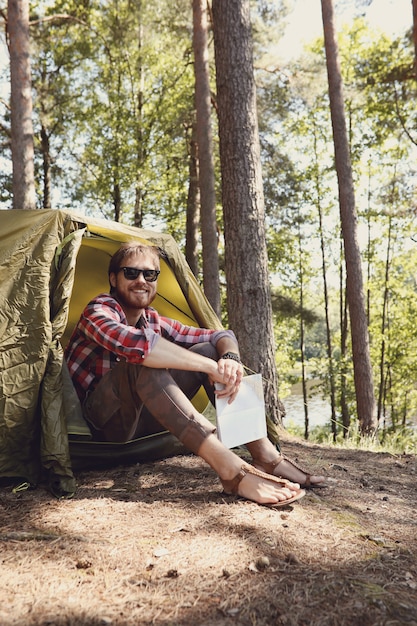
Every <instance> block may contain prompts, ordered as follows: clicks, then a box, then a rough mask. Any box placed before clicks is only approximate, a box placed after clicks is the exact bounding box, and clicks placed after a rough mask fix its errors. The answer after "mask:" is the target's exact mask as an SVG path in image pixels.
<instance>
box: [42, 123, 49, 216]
mask: <svg viewBox="0 0 417 626" xmlns="http://www.w3.org/2000/svg"><path fill="white" fill-rule="evenodd" d="M41 150H42V170H43V199H42V207H43V208H44V209H50V208H51V148H50V143H49V135H48V131H47V129H46V127H45V125H44V124H42V126H41Z"/></svg>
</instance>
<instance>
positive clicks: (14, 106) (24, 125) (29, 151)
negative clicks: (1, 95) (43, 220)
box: [7, 0, 36, 209]
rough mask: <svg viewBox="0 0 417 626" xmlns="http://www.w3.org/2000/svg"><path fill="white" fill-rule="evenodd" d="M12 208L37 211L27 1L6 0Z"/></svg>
mask: <svg viewBox="0 0 417 626" xmlns="http://www.w3.org/2000/svg"><path fill="white" fill-rule="evenodd" d="M7 30H8V36H9V51H10V86H11V136H12V164H13V208H14V209H36V197H35V168H34V161H33V157H34V145H33V124H32V81H31V72H30V49H29V2H28V0H8V5H7Z"/></svg>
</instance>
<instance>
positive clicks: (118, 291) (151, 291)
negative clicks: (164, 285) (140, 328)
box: [109, 252, 159, 313]
mask: <svg viewBox="0 0 417 626" xmlns="http://www.w3.org/2000/svg"><path fill="white" fill-rule="evenodd" d="M123 267H128V268H135V269H140V270H159V260H158V259H157V258H156V257H155V256H154V255H153V254H151V253H147V252H145V253H139V254H132V255H130V256H128V257H126V258H125V259H124V261H123ZM131 273H132V272H129V270H126V275H127V276H129V275H130V274H131ZM109 279H110V284H111V286H112V287H113V289H114V295H115V296H116V298H117V300H118V301H119V303H120V304H121V305H122V307H123V309H124V310H125V312H126V313H127V312H128V311H129V312H134V311H137V312H138V313H139V312H140V311H142V310H143V309H144V308H145V307H147V306H149V305H150V304H151V302H152V301H153V300H154V298H155V296H156V289H157V284H158V283H157V281H154V282H149V281H147V280H145V278H144V276H143V273H142V272H139V274H138V276H137V277H136V278H134V279H133V280H129V278H127V277H126V276H125V271H124V270H122V269H120V270H119V271H118V272H117V273H111V274H110V276H109Z"/></svg>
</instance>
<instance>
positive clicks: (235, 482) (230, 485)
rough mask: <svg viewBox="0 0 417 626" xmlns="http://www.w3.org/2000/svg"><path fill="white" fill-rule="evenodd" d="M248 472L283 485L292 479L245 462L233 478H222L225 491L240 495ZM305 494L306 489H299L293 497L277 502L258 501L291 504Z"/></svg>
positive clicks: (265, 504) (230, 494)
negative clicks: (239, 488) (261, 469)
mask: <svg viewBox="0 0 417 626" xmlns="http://www.w3.org/2000/svg"><path fill="white" fill-rule="evenodd" d="M246 474H253V475H254V476H259V477H260V478H264V479H265V480H269V481H270V482H274V483H278V484H279V485H280V486H281V487H288V486H289V485H290V481H288V480H287V479H286V478H278V477H277V476H271V475H270V474H266V473H265V472H262V471H260V470H258V469H256V467H253V466H252V465H247V464H245V465H242V467H241V468H240V471H239V473H238V474H236V476H235V477H234V478H232V479H231V480H222V479H220V481H221V483H222V485H223V489H224V491H225V493H226V494H227V495H229V496H232V495H233V496H237V495H239V494H238V487H239V483H240V481H241V480H242V479H243V478H244V477H245V476H246ZM303 496H305V491H303V490H302V489H299V490H298V491H297V494H296V495H295V496H293V497H292V498H288V499H287V500H282V501H281V502H275V503H268V502H267V503H263V502H258V503H257V504H261V505H262V506H270V507H279V506H286V505H287V504H290V503H291V502H295V500H299V499H300V498H302V497H303Z"/></svg>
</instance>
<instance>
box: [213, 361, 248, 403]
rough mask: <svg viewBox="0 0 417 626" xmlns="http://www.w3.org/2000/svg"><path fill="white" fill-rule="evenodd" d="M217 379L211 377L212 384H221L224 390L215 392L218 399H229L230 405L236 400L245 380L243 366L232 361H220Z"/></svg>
mask: <svg viewBox="0 0 417 626" xmlns="http://www.w3.org/2000/svg"><path fill="white" fill-rule="evenodd" d="M217 374H218V376H216V377H214V376H213V377H210V379H211V381H212V383H215V382H216V383H220V384H221V385H223V388H222V389H216V391H215V392H214V393H215V394H216V396H217V397H218V398H228V403H229V404H230V403H231V402H233V400H234V399H235V398H236V396H237V393H238V391H239V387H240V383H241V382H242V378H243V366H242V364H241V363H238V362H237V361H235V360H232V359H219V361H218V362H217Z"/></svg>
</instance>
